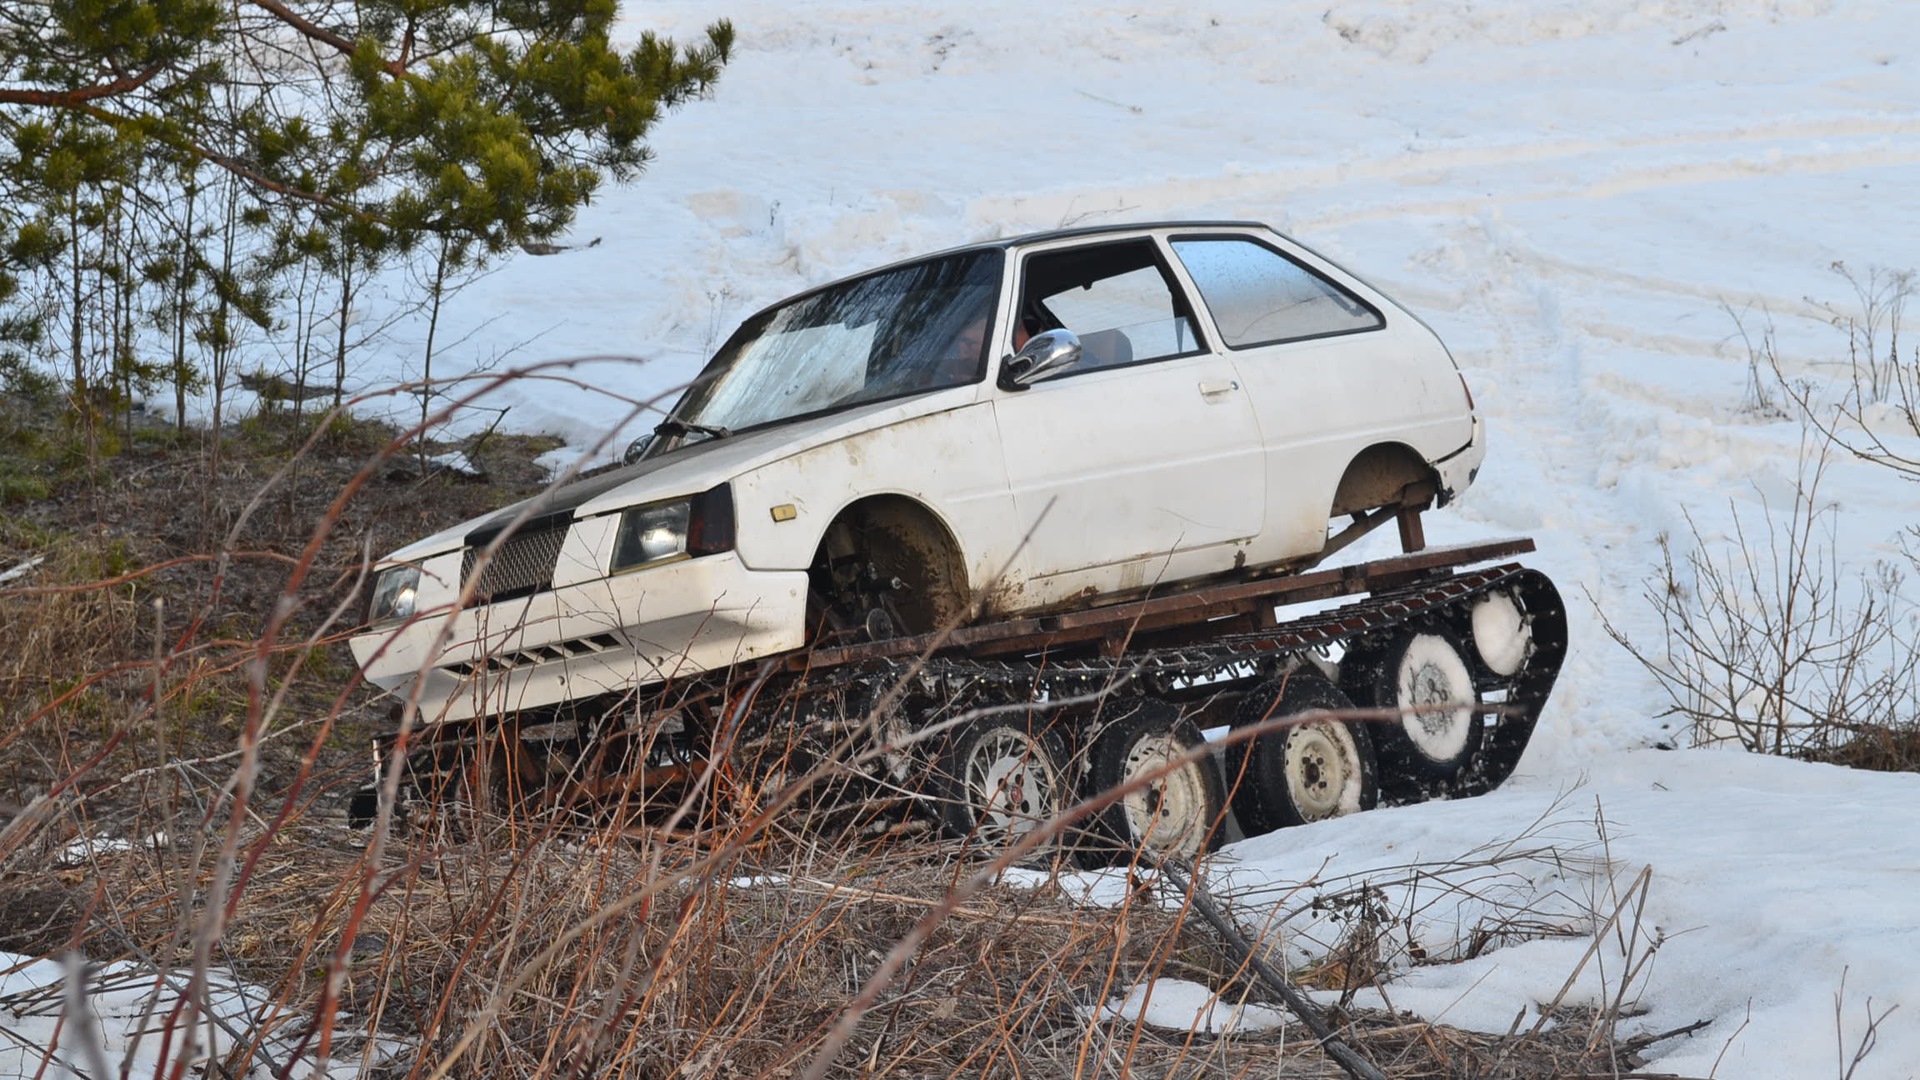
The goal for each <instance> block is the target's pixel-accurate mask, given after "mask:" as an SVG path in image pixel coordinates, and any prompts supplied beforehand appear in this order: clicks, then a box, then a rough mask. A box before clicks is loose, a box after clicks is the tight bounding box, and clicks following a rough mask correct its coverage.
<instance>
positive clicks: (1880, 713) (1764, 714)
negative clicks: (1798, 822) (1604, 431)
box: [1602, 445, 1920, 768]
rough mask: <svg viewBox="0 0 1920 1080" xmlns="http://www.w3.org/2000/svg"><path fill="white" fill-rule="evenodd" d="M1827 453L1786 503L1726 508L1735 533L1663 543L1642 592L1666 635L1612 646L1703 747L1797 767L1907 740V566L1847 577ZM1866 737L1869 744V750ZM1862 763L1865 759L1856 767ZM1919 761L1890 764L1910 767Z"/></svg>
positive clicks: (1913, 701)
mask: <svg viewBox="0 0 1920 1080" xmlns="http://www.w3.org/2000/svg"><path fill="white" fill-rule="evenodd" d="M1827 464H1828V455H1827V450H1826V447H1825V446H1824V445H1819V446H1803V456H1802V466H1801V469H1800V472H1799V474H1798V476H1797V477H1796V482H1795V485H1794V491H1793V501H1792V504H1791V505H1790V506H1787V507H1784V508H1780V509H1776V508H1775V507H1774V506H1773V505H1772V503H1771V502H1770V501H1768V500H1767V499H1766V498H1765V497H1764V495H1763V496H1762V498H1761V501H1760V511H1759V514H1758V515H1757V520H1755V518H1756V515H1754V514H1753V513H1752V512H1750V511H1749V512H1744V513H1743V512H1742V511H1741V510H1740V508H1739V507H1738V505H1732V507H1731V516H1732V535H1731V536H1729V537H1728V538H1726V540H1725V541H1722V542H1714V541H1711V540H1709V539H1708V538H1707V537H1706V536H1704V535H1703V534H1702V533H1701V531H1700V528H1699V526H1698V525H1697V524H1695V523H1694V521H1693V518H1692V516H1691V515H1688V517H1687V522H1688V529H1689V538H1690V541H1691V542H1690V543H1689V544H1688V545H1687V546H1686V547H1685V548H1684V549H1683V550H1681V551H1679V552H1678V553H1676V551H1675V547H1674V544H1673V541H1672V538H1670V537H1666V536H1662V537H1661V539H1660V550H1661V564H1660V566H1659V568H1658V569H1657V570H1656V571H1655V572H1654V574H1653V575H1652V576H1651V577H1650V578H1649V579H1648V581H1647V584H1646V587H1645V589H1644V591H1643V595H1644V596H1645V598H1646V601H1647V603H1648V604H1649V605H1650V606H1651V607H1652V608H1653V610H1654V612H1655V613H1656V614H1657V615H1658V617H1659V619H1660V626H1661V631H1662V633H1661V637H1660V639H1659V640H1658V641H1657V643H1656V644H1654V645H1651V646H1648V645H1647V644H1645V643H1642V642H1635V641H1634V640H1632V639H1631V638H1629V637H1628V635H1627V634H1626V633H1625V632H1624V631H1623V630H1621V629H1620V628H1619V627H1617V626H1615V625H1614V624H1613V623H1612V622H1611V621H1610V620H1607V619H1606V618H1605V616H1604V614H1603V616H1602V622H1603V625H1604V626H1605V628H1606V631H1607V633H1608V635H1609V636H1611V637H1612V638H1613V639H1614V640H1615V641H1616V642H1618V643H1619V644H1620V645H1621V646H1622V647H1624V648H1625V649H1626V650H1627V651H1628V652H1629V653H1631V654H1632V655H1633V657H1634V659H1636V660H1638V661H1639V662H1640V663H1641V665H1642V666H1643V667H1645V668H1646V670H1647V671H1649V672H1650V673H1652V674H1653V676H1654V677H1655V678H1657V679H1658V680H1659V681H1660V684H1661V686H1662V688H1664V689H1665V690H1666V692H1667V696H1668V699H1669V700H1670V701H1671V702H1672V705H1671V708H1670V709H1669V713H1668V714H1669V715H1672V714H1677V715H1680V716H1683V717H1685V718H1686V720H1687V721H1688V723H1689V725H1690V727H1691V733H1692V736H1693V741H1694V743H1695V744H1696V745H1712V744H1717V743H1731V744H1733V745H1737V746H1739V747H1741V748H1743V749H1746V750H1751V751H1756V752H1761V753H1769V754H1784V755H1791V756H1797V757H1820V758H1827V757H1835V756H1844V755H1846V754H1847V753H1849V752H1850V750H1849V748H1858V747H1860V746H1862V745H1869V744H1872V743H1874V742H1876V741H1879V740H1885V739H1888V738H1890V737H1891V736H1892V735H1894V734H1895V733H1901V732H1910V731H1911V730H1912V728H1913V725H1914V722H1915V721H1914V717H1915V715H1916V706H1920V656H1917V655H1916V652H1915V647H1916V645H1920V637H1917V636H1916V633H1915V625H1914V620H1913V613H1912V611H1911V609H1910V607H1909V606H1908V604H1907V603H1906V601H1905V600H1904V599H1903V598H1902V596H1901V592H1900V587H1901V583H1902V580H1903V577H1902V574H1901V573H1900V571H1899V569H1898V568H1896V567H1893V566H1890V565H1888V564H1885V563H1881V564H1879V565H1876V566H1875V567H1873V568H1872V569H1871V570H1868V571H1864V572H1860V573H1857V574H1853V575H1848V574H1847V573H1846V572H1844V571H1843V570H1842V568H1841V566H1840V562H1839V557H1838V555H1837V553H1836V550H1835V548H1834V517H1835V514H1836V509H1835V507H1834V505H1833V504H1832V503H1830V502H1825V501H1823V500H1822V499H1821V497H1820V483H1821V479H1822V477H1823V476H1824V475H1825V472H1826V468H1827ZM1863 740H1864V742H1863ZM1860 763H1864V762H1860ZM1912 763H1913V761H1912V758H1911V757H1907V758H1905V759H1904V760H1902V759H1896V760H1893V761H1889V762H1886V763H1884V764H1883V765H1882V767H1893V768H1900V767H1907V766H1910V765H1911V764H1912Z"/></svg>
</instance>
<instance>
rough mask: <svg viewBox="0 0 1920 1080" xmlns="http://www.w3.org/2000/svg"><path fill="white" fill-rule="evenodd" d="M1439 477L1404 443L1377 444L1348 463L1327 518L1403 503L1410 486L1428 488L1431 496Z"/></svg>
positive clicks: (1436, 488)
mask: <svg viewBox="0 0 1920 1080" xmlns="http://www.w3.org/2000/svg"><path fill="white" fill-rule="evenodd" d="M1439 484H1440V475H1439V473H1437V472H1435V471H1434V468H1433V466H1432V465H1430V464H1428V463H1427V459H1426V458H1424V457H1422V456H1421V455H1420V452H1419V451H1417V450H1415V449H1413V448H1412V447H1410V446H1408V445H1407V444H1405V443H1397V442H1386V443H1375V444H1373V445H1372V446H1369V447H1367V448H1366V449H1365V450H1362V451H1360V453H1359V454H1357V455H1355V456H1354V459H1353V460H1352V461H1351V462H1348V464H1347V468H1346V471H1345V472H1343V473H1342V474H1341V475H1340V483H1339V485H1338V486H1337V487H1335V488H1334V493H1333V506H1332V507H1331V508H1330V509H1329V510H1328V512H1327V516H1328V517H1330V518H1332V517H1341V516H1344V515H1347V514H1357V513H1361V512H1362V511H1366V510H1372V509H1374V508H1376V507H1381V506H1392V505H1394V504H1395V503H1398V502H1400V501H1401V498H1402V494H1403V493H1404V492H1405V491H1406V489H1407V488H1408V487H1409V486H1416V487H1417V486H1420V485H1425V486H1426V487H1427V489H1428V491H1429V493H1430V494H1433V493H1437V492H1438V490H1439Z"/></svg>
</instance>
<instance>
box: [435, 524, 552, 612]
mask: <svg viewBox="0 0 1920 1080" xmlns="http://www.w3.org/2000/svg"><path fill="white" fill-rule="evenodd" d="M566 539H567V526H566V525H564V524H563V525H560V526H558V527H555V528H547V529H541V530H540V531H539V532H531V533H519V534H517V535H515V536H512V537H509V538H508V539H507V542H506V543H504V544H501V545H500V550H498V551H496V552H494V553H493V558H491V559H489V560H487V567H486V569H485V570H484V571H482V572H481V574H480V582H479V584H478V585H475V586H474V590H473V599H474V602H475V603H478V604H487V603H493V602H495V601H499V600H511V599H513V598H514V597H516V596H528V595H531V594H533V593H537V592H545V591H546V590H548V589H551V588H553V567H554V564H556V563H558V562H559V561H560V545H561V544H563V543H565V542H566ZM484 548H485V545H484V544H483V545H481V546H480V547H470V548H468V549H467V550H466V553H465V554H464V555H463V556H461V559H460V584H461V585H462V586H463V587H464V586H465V585H466V584H467V583H468V582H469V581H471V580H472V579H473V565H474V563H476V562H478V561H479V559H480V552H481V551H482V550H483V549H484Z"/></svg>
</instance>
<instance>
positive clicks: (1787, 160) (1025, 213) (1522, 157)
mask: <svg viewBox="0 0 1920 1080" xmlns="http://www.w3.org/2000/svg"><path fill="white" fill-rule="evenodd" d="M1902 138H1911V139H1915V140H1917V141H1916V142H1915V143H1914V144H1913V145H1906V146H1897V145H1896V146H1889V145H1874V146H1866V147H1859V148H1854V149H1848V150H1844V151H1836V150H1834V149H1831V148H1828V147H1824V146H1823V147H1821V148H1816V149H1813V150H1809V151H1805V152H1797V153H1793V154H1785V153H1781V152H1779V151H1778V149H1777V148H1776V149H1775V151H1774V152H1772V153H1770V154H1767V155H1764V156H1761V157H1758V158H1734V159H1731V160H1730V159H1729V158H1728V157H1727V155H1726V149H1727V148H1728V147H1732V146H1740V145H1744V144H1760V143H1770V142H1771V143H1780V142H1795V141H1805V140H1813V141H1818V142H1821V143H1823V144H1827V143H1834V142H1841V141H1863V140H1877V141H1879V142H1880V143H1885V141H1886V140H1889V139H1894V140H1898V139H1902ZM1662 149H1676V150H1686V151H1690V152H1697V153H1698V154H1700V155H1704V156H1705V157H1706V158H1707V160H1698V159H1696V160H1676V161H1672V162H1667V163H1663V164H1658V165H1650V166H1646V167H1642V168H1633V169H1616V170H1615V171H1613V172H1611V173H1610V174H1609V175H1607V176H1605V177H1604V178H1603V179H1600V180H1596V181H1593V182H1590V183H1587V184H1584V185H1566V184H1564V183H1561V184H1547V185H1543V186H1540V187H1537V188H1532V189H1519V190H1515V191H1511V192H1507V193H1503V194H1501V195H1499V196H1488V195H1485V194H1481V195H1475V196H1459V197H1452V198H1436V199H1418V200H1395V201H1390V202H1384V203H1383V202H1377V201H1376V202H1371V203H1369V204H1368V205H1365V206H1362V207H1358V208H1354V209H1351V210H1348V209H1342V208H1337V207H1336V208H1329V209H1328V210H1325V211H1322V212H1319V213H1309V214H1306V215H1303V216H1301V217H1298V218H1295V219H1294V223H1295V226H1296V227H1297V228H1305V227H1308V226H1311V227H1314V228H1331V227H1337V226H1339V225H1345V224H1353V223H1356V222H1361V221H1368V220H1378V219H1381V218H1392V217H1408V216H1436V217H1458V216H1468V215H1471V214H1472V213H1474V212H1477V210H1478V209H1479V208H1480V207H1483V206H1485V205H1487V204H1488V203H1489V202H1505V203H1511V202H1541V201H1551V200H1556V199H1607V198H1614V197H1617V196H1620V195H1624V194H1631V193H1634V192H1640V191H1647V190H1652V189H1655V188H1661V187H1677V186H1685V185H1694V184H1704V183H1713V182H1717V181H1722V180H1733V179H1745V178H1749V177H1753V176H1760V175H1776V174H1791V173H1820V172H1845V171H1849V170H1854V169H1861V168H1869V167H1878V166H1889V165H1910V164H1915V163H1920V115H1903V116H1883V115H1878V114H1870V115H1855V116H1840V117H1827V118H1804V119H1793V120H1783V121H1778V122H1774V123H1766V124H1753V125H1742V126H1739V127H1734V128H1730V129H1724V130H1720V131H1693V132H1671V133H1663V134H1658V135H1641V136H1627V137H1622V138H1617V139H1559V140H1550V141H1540V142H1526V143H1511V144H1504V145H1496V146H1472V147H1458V148H1434V147H1423V148H1418V149H1410V150H1403V151H1400V152H1396V153H1392V154H1387V155H1384V156H1380V157H1374V158H1360V159H1354V160H1346V161H1334V162H1320V163H1314V164H1305V165H1293V166H1281V167H1273V168H1252V169H1242V170H1239V171H1237V172H1233V173H1230V174H1227V175H1211V176H1192V177H1176V178H1172V179H1168V180H1161V181H1156V182H1146V183H1137V182H1129V183H1118V184H1109V185H1105V186H1104V187H1101V186H1092V185H1074V186H1073V187H1072V188H1071V190H1063V191H1059V192H1040V193H1027V194H1021V195H989V196H982V197H980V198H976V199H974V200H972V201H971V202H970V204H969V206H968V216H969V218H970V219H971V220H974V221H1013V222H1022V223H1031V224H1035V225H1038V226H1040V227H1047V226H1051V225H1058V224H1060V223H1062V222H1067V221H1070V220H1072V219H1074V218H1075V217H1076V216H1077V215H1086V214H1087V208H1088V207H1099V206H1108V205H1110V206H1114V207H1126V206H1128V205H1129V204H1140V203H1145V204H1148V205H1154V206H1168V207H1195V206H1208V205H1213V204H1219V203H1248V202H1274V203H1279V202H1281V201H1283V200H1284V199H1286V198H1292V197H1297V196H1298V195H1299V194H1300V193H1301V192H1302V191H1314V190H1338V189H1342V188H1346V187H1349V186H1351V185H1354V184H1357V183H1360V182H1364V181H1389V182H1397V183H1403V184H1435V183H1445V182H1448V181H1450V180H1453V179H1455V178H1454V177H1451V176H1450V175H1449V174H1451V173H1455V172H1460V171H1467V170H1473V171H1486V170H1511V169H1513V168H1514V167H1520V166H1533V165H1554V164H1561V163H1565V162H1568V161H1573V160H1577V159H1580V158H1584V157H1599V156H1604V155H1628V154H1634V153H1637V152H1644V151H1652V150H1662ZM1476 186H1483V185H1476Z"/></svg>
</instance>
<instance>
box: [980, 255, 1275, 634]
mask: <svg viewBox="0 0 1920 1080" xmlns="http://www.w3.org/2000/svg"><path fill="white" fill-rule="evenodd" d="M1013 300H1014V310H1013V311H1012V312H1011V313H1010V315H1011V317H1010V318H1009V319H1007V320H1003V322H1005V323H1007V324H1008V325H1009V329H1008V331H1007V332H1006V333H1007V336H1006V337H1005V338H1004V339H1003V344H1004V345H1006V346H1010V347H1013V346H1017V345H1018V344H1019V343H1020V342H1023V341H1024V334H1025V333H1027V332H1035V333H1037V332H1039V331H1041V330H1046V329H1053V328H1055V327H1065V328H1066V329H1069V330H1071V331H1073V332H1074V333H1075V334H1076V335H1078V337H1079V338H1080V341H1081V345H1082V358H1081V361H1080V363H1079V364H1078V365H1077V366H1076V367H1074V368H1072V369H1069V370H1067V371H1065V372H1063V373H1061V374H1059V375H1057V376H1053V377H1051V378H1047V379H1044V380H1042V381H1040V382H1037V383H1035V384H1033V385H1031V386H1029V387H1027V388H1025V389H1015V390H1009V389H1006V388H1004V387H1003V388H1001V389H999V390H998V391H997V392H996V394H995V396H994V412H995V418H996V421H997V423H998V426H999V432H1000V447H1001V452H1002V453H1003V454H1004V456H1005V461H1006V469H1007V477H1008V482H1009V485H1010V488H1011V491H1012V495H1013V505H1014V509H1015V514H1016V517H1017V519H1018V525H1019V528H1020V535H1021V538H1022V539H1021V546H1020V548H1019V551H1018V553H1017V554H1016V555H1015V557H1014V559H1013V565H1014V567H1015V568H1016V570H1017V572H1018V577H1019V578H1020V579H1022V582H1021V584H1022V588H1023V589H1024V590H1025V592H1024V595H1022V596H1021V597H1020V598H1019V600H1018V603H1017V605H1016V606H1023V607H1025V606H1037V605H1039V604H1044V603H1050V602H1054V601H1056V600H1059V599H1062V598H1065V597H1067V596H1070V595H1075V594H1083V593H1088V592H1092V593H1108V592H1115V591H1124V590H1131V589H1135V588H1138V587H1140V586H1143V585H1151V584H1154V583H1155V582H1159V581H1169V580H1176V579H1179V578H1184V577H1192V576H1195V575H1198V574H1204V573H1209V572H1213V571H1218V570H1227V569H1231V568H1232V567H1233V566H1235V565H1236V560H1235V556H1236V554H1237V551H1238V548H1239V546H1241V545H1243V544H1244V543H1245V541H1246V540H1247V539H1248V538H1250V537H1252V536H1253V535H1254V534H1255V533H1257V532H1258V531H1259V528H1260V523H1261V518H1262V514H1263V506H1262V499H1263V492H1264V491H1265V488H1266V484H1265V476H1264V473H1263V470H1264V468H1265V466H1264V462H1263V457H1262V454H1261V446H1260V438H1259V429H1258V426H1257V424H1256V422H1255V418H1254V413H1253V409H1252V406H1251V405H1250V404H1249V402H1248V399H1247V395H1246V393H1245V390H1244V388H1243V387H1242V386H1241V385H1240V381H1239V379H1238V377H1237V375H1236V373H1235V372H1234V370H1233V366H1232V364H1231V363H1230V362H1228V361H1227V360H1226V359H1225V358H1224V357H1222V356H1220V355H1217V354H1216V353H1215V352H1214V351H1213V350H1212V349H1211V348H1210V347H1209V346H1208V344H1207V342H1205V341H1204V340H1203V339H1202V338H1201V337H1200V336H1199V333H1198V331H1197V328H1196V322H1195V320H1194V318H1193V315H1192V312H1193V308H1192V305H1191V303H1190V302H1189V300H1188V299H1187V297H1186V296H1185V295H1184V294H1183V293H1182V291H1181V290H1180V287H1179V285H1178V284H1177V282H1176V280H1175V278H1174V277H1173V275H1172V274H1171V273H1170V272H1169V270H1168V268H1167V264H1166V262H1165V256H1164V252H1163V251H1162V249H1161V248H1160V246H1159V244H1158V243H1157V242H1156V241H1154V240H1153V239H1152V238H1151V237H1137V238H1133V239H1127V240H1121V241H1106V242H1095V243H1080V244H1073V245H1067V246H1053V247H1049V248H1046V249H1042V250H1035V251H1030V252H1028V253H1026V254H1025V255H1024V256H1023V258H1022V259H1021V260H1020V269H1019V280H1018V281H1017V282H1016V287H1015V290H1014V293H1013Z"/></svg>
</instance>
